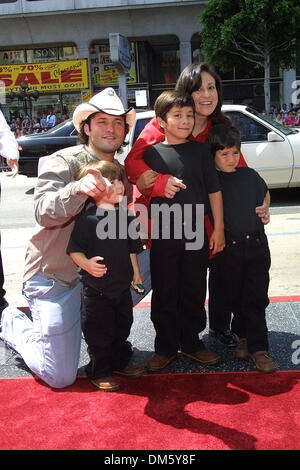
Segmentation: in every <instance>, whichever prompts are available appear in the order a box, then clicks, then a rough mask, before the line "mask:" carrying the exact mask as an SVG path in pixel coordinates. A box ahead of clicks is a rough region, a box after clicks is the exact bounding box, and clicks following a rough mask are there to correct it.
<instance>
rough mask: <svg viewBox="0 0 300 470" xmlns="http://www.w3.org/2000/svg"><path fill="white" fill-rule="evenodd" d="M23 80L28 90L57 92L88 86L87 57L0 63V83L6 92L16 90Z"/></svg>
mask: <svg viewBox="0 0 300 470" xmlns="http://www.w3.org/2000/svg"><path fill="white" fill-rule="evenodd" d="M24 81H25V82H27V84H28V91H29V92H30V91H34V90H38V92H40V93H43V92H51V91H54V92H56V93H57V92H59V91H64V92H68V91H76V90H80V89H84V88H89V78H88V65H87V59H77V60H65V61H59V62H58V61H57V62H43V63H39V64H37V63H34V64H19V65H0V83H1V82H2V84H4V86H5V92H6V93H10V92H11V91H13V92H18V91H19V90H21V89H22V88H21V83H22V82H24Z"/></svg>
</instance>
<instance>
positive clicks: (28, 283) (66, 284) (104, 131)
mask: <svg viewBox="0 0 300 470" xmlns="http://www.w3.org/2000/svg"><path fill="white" fill-rule="evenodd" d="M134 119H135V113H134V111H133V110H131V109H129V110H125V109H124V107H123V104H122V102H121V100H120V99H119V97H118V96H117V95H116V93H115V91H114V90H113V89H112V88H106V89H105V90H103V91H101V92H100V93H98V94H97V95H95V96H93V97H92V98H91V100H90V101H89V102H88V103H82V104H80V105H79V106H77V108H76V109H75V111H74V115H73V122H74V125H75V127H76V129H77V130H78V132H79V135H80V138H81V141H82V142H83V144H80V145H77V146H75V147H69V148H66V149H63V150H59V151H58V152H56V153H54V154H53V155H50V156H47V157H43V158H41V159H40V162H39V172H38V173H39V174H38V181H37V185H36V188H35V194H34V209H35V217H36V221H37V224H38V225H37V227H36V231H35V233H34V234H33V236H32V237H31V239H30V241H29V245H28V248H27V251H26V258H25V274H24V285H23V293H24V295H25V297H26V298H27V300H28V303H29V307H30V311H31V317H32V320H31V319H29V318H28V316H27V315H25V314H24V313H23V312H21V311H20V310H18V309H17V308H13V307H7V308H6V309H5V310H4V312H3V317H2V333H1V336H0V337H1V338H2V339H4V341H5V342H7V344H8V345H9V346H11V347H12V348H14V349H15V350H16V351H17V352H18V353H19V354H20V355H21V356H22V357H23V359H24V361H25V363H26V364H27V366H28V367H29V368H30V369H31V371H32V372H34V373H35V374H36V375H37V376H38V377H40V378H41V379H42V380H44V381H45V382H46V383H47V384H48V385H50V386H51V387H53V388H63V387H66V386H68V385H70V384H72V383H73V382H74V381H75V379H76V375H77V368H78V362H79V356H80V342H81V328H80V294H81V283H80V281H79V277H78V272H77V266H76V265H75V264H74V263H73V261H72V260H71V258H70V257H69V256H68V255H67V254H66V247H67V244H68V241H69V238H70V234H71V232H72V229H73V226H74V220H75V218H76V217H77V215H78V214H79V213H80V212H82V210H84V208H85V205H86V203H87V199H88V197H89V196H93V197H95V196H97V194H99V192H101V191H104V190H105V188H106V183H105V180H104V179H103V177H102V175H101V173H100V172H99V171H97V170H91V171H89V173H88V174H87V175H86V176H84V177H83V178H82V179H80V180H75V177H76V173H77V172H78V170H79V168H80V167H81V166H82V165H85V164H87V163H89V162H92V161H97V160H108V161H114V163H117V164H118V165H119V166H121V165H120V163H119V162H118V161H117V160H115V159H114V156H115V152H116V150H118V149H119V148H120V147H121V145H122V143H123V142H124V139H125V135H126V132H127V131H128V130H129V129H130V127H131V126H132V125H133V123H134ZM122 170H123V168H122ZM123 173H124V171H123ZM124 183H125V188H126V190H127V191H126V195H127V196H128V195H129V193H130V189H131V188H130V185H129V183H128V182H127V183H126V181H125V174H124ZM146 251H147V250H145V252H146ZM142 255H144V254H143V253H142ZM142 264H143V262H142ZM102 266H103V270H105V265H102ZM142 276H143V281H144V284H146V286H147V284H148V288H146V293H147V292H149V290H150V281H149V276H148V278H147V275H145V274H144V273H143V272H142ZM140 299H141V297H140V298H139V299H138V300H140ZM136 303H137V300H136V299H133V304H134V305H135V304H136Z"/></svg>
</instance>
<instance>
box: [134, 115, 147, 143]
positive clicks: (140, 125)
mask: <svg viewBox="0 0 300 470" xmlns="http://www.w3.org/2000/svg"><path fill="white" fill-rule="evenodd" d="M151 119H152V118H150V117H149V118H144V119H137V120H136V121H135V127H134V132H133V137H132V144H131V145H133V144H134V142H135V141H136V139H137V138H138V136H139V135H140V133H141V132H142V130H143V129H144V127H145V126H146V124H148V122H149V121H151Z"/></svg>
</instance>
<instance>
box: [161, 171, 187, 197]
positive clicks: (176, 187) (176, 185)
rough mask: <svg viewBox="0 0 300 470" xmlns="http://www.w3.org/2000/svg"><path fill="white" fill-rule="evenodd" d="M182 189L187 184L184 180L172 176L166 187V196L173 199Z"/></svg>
mask: <svg viewBox="0 0 300 470" xmlns="http://www.w3.org/2000/svg"><path fill="white" fill-rule="evenodd" d="M181 189H186V185H185V184H183V182H182V180H180V179H179V178H176V177H175V176H170V177H169V179H168V181H167V184H166V187H165V193H164V196H165V197H167V198H169V199H173V197H174V196H175V194H176V193H178V191H180V190H181Z"/></svg>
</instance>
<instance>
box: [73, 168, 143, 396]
mask: <svg viewBox="0 0 300 470" xmlns="http://www.w3.org/2000/svg"><path fill="white" fill-rule="evenodd" d="M93 170H100V171H101V174H102V176H103V177H104V178H107V180H108V181H107V190H106V191H103V193H102V194H101V195H100V196H99V198H96V199H95V200H94V202H95V204H93V205H92V206H91V207H89V208H88V209H87V210H86V211H85V212H83V213H82V214H81V216H80V217H79V218H78V219H77V220H76V222H75V226H74V229H73V231H72V234H71V237H70V241H69V244H68V247H67V253H69V254H70V256H71V258H72V259H73V261H74V262H75V263H76V264H77V265H78V266H79V267H80V268H81V275H82V282H83V294H82V305H81V324H82V331H83V334H84V338H85V340H86V342H87V345H88V352H89V355H90V363H89V364H88V365H87V368H86V370H87V375H88V378H89V379H90V381H91V382H92V383H93V385H95V386H96V387H97V388H98V389H100V390H103V391H115V390H118V388H119V385H118V383H117V381H116V380H115V378H114V377H112V375H113V374H114V375H124V376H126V377H139V376H140V375H142V374H143V372H144V371H143V369H140V368H139V367H137V366H134V365H133V364H131V363H130V357H131V355H132V349H131V345H130V343H129V342H128V341H127V338H128V336H129V334H130V328H131V325H132V321H133V315H132V297H131V293H130V285H131V284H133V286H134V287H136V286H137V285H138V286H140V287H141V288H142V279H141V275H140V271H139V266H138V261H137V256H136V253H138V252H140V251H141V250H142V249H143V248H142V244H141V241H140V238H139V237H138V232H137V226H136V225H135V218H134V217H133V216H130V215H129V214H128V212H127V208H123V207H121V206H120V207H119V208H118V207H117V205H118V204H119V203H120V202H121V200H122V198H123V196H124V185H123V182H122V179H121V172H120V169H119V168H118V166H117V165H115V164H114V163H111V162H107V161H100V162H93V163H90V164H88V165H86V166H85V167H84V168H83V169H82V170H81V173H80V177H82V176H84V175H85V174H86V173H87V172H88V171H93ZM100 253H101V256H99V254H100ZM101 262H104V263H105V266H106V271H105V274H103V269H101V267H100V264H99V263H101Z"/></svg>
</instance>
